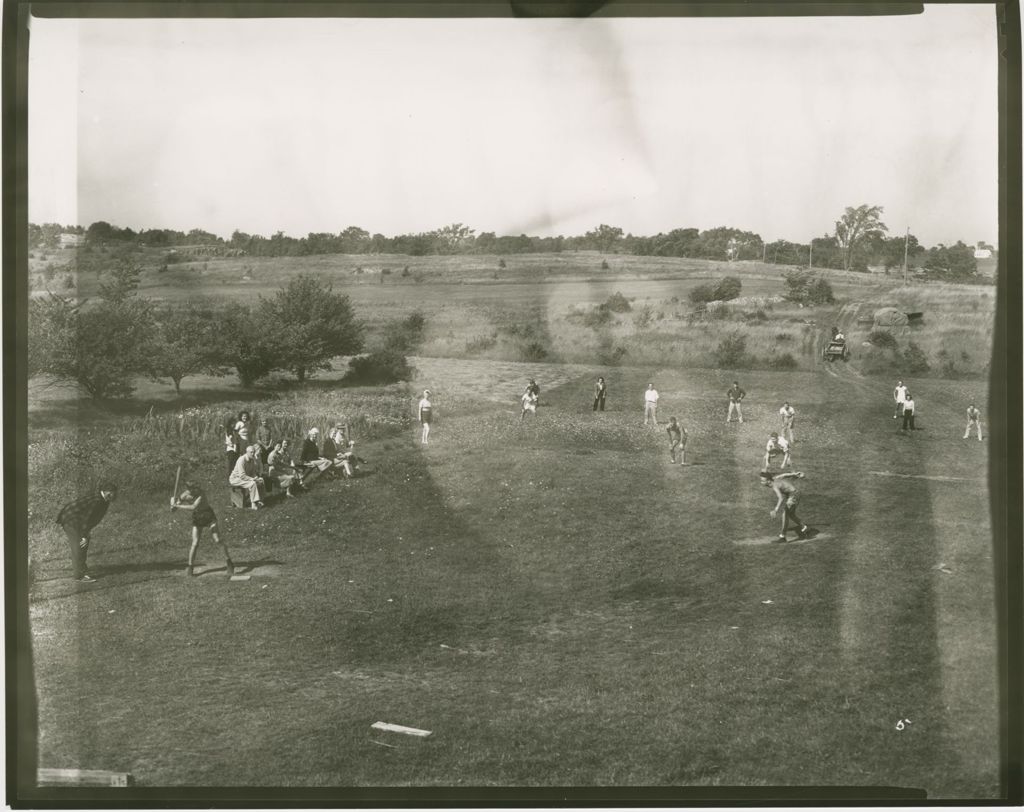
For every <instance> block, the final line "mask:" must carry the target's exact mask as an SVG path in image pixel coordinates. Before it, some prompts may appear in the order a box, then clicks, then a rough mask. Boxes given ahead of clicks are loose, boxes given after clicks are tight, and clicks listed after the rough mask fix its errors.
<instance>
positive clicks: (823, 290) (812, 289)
mask: <svg viewBox="0 0 1024 812" xmlns="http://www.w3.org/2000/svg"><path fill="white" fill-rule="evenodd" d="M782 278H783V279H784V280H785V282H786V298H787V299H788V300H789V301H791V302H797V303H799V304H829V303H831V302H834V301H835V297H834V296H833V294H832V286H831V285H830V284H829V282H828V280H827V279H825V278H823V277H821V276H815V275H814V274H813V273H812V272H811V271H807V270H802V271H786V273H784V274H783V275H782Z"/></svg>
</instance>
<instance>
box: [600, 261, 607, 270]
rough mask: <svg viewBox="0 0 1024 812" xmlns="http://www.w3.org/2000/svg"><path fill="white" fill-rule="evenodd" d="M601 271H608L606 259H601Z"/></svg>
mask: <svg viewBox="0 0 1024 812" xmlns="http://www.w3.org/2000/svg"><path fill="white" fill-rule="evenodd" d="M601 270H602V271H607V270H608V260H606V259H602V260H601Z"/></svg>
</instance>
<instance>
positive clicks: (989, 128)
mask: <svg viewBox="0 0 1024 812" xmlns="http://www.w3.org/2000/svg"><path fill="white" fill-rule="evenodd" d="M995 37H996V21H995V11H994V8H993V7H992V6H990V5H987V4H982V5H940V6H926V7H925V11H924V13H923V14H920V15H911V16H906V17H863V18H850V17H808V18H776V19H769V18H751V19H736V18H731V19H706V18H705V19H687V18H662V19H657V18H654V19H652V18H646V19H640V18H635V19H621V18H620V19H583V20H573V19H557V20H536V19H529V20H528V19H448V20H438V19H315V20H310V19H290V20H288V19H286V20H280V19H278V20H252V19H250V20H237V19H236V20H197V19H196V20H127V19H125V20H50V19H41V18H35V19H33V20H32V28H31V45H30V56H29V219H30V220H31V221H32V222H35V223H43V222H59V223H64V224H80V225H85V226H87V225H89V224H90V223H92V222H95V221H97V220H106V221H107V222H110V223H112V224H114V225H116V226H120V227H126V226H127V227H131V228H133V229H136V230H140V229H145V228H172V229H177V230H183V231H187V230H190V229H192V228H202V229H205V230H207V231H212V232H214V233H216V234H219V235H221V236H223V237H225V238H227V237H230V235H231V233H232V232H233V231H234V230H236V229H238V230H240V231H244V232H248V233H255V234H263V235H266V236H269V235H270V234H273V233H274V232H276V231H284V232H285V233H286V234H289V235H291V236H294V237H302V236H305V235H306V234H308V233H310V232H331V233H338V232H340V231H342V230H343V229H345V228H346V227H348V226H353V225H355V226H360V227H362V228H365V229H366V230H368V231H370V232H371V233H376V232H379V233H382V234H385V235H387V236H393V235H395V234H400V233H415V232H421V231H430V230H433V229H436V228H440V227H442V226H445V225H447V224H450V223H463V224H465V225H467V226H469V227H470V228H472V229H475V230H476V231H477V232H482V231H493V232H496V233H497V234H498V235H502V234H520V233H527V234H531V235H539V236H549V235H557V234H563V235H566V236H569V235H575V234H582V233H584V232H585V231H588V230H591V229H593V228H594V227H596V226H597V225H598V224H600V223H607V224H609V225H613V226H618V227H620V228H622V229H623V230H624V231H626V232H628V233H633V234H637V235H652V234H656V233H658V232H664V231H669V230H671V229H673V228H699V229H701V230H704V229H707V228H714V227H716V226H732V227H736V228H741V229H744V230H749V231H753V232H756V233H758V234H760V235H761V236H762V238H764V239H766V240H769V241H771V240H775V239H787V240H791V241H794V242H807V241H808V240H809V239H810V238H811V237H816V236H822V235H824V234H827V233H831V232H832V231H833V228H834V224H835V221H836V219H838V218H839V217H840V216H841V215H842V213H843V211H844V209H845V208H846V207H847V206H858V205H861V204H865V203H866V204H869V205H879V206H882V207H883V209H884V213H883V216H882V219H883V220H884V221H885V222H886V223H887V224H888V226H889V231H890V233H892V234H898V235H901V234H903V232H904V230H905V229H906V228H908V227H909V228H910V230H911V233H913V234H914V235H916V236H917V237H918V239H919V240H920V242H921V243H922V244H924V245H935V244H937V243H940V242H941V243H946V244H950V243H953V242H955V241H956V240H958V239H962V240H964V241H965V242H968V243H974V242H977V241H979V240H985V241H987V242H991V243H995V242H996V241H997V239H998V160H997V159H998V129H997V126H998V106H997V55H996V39H995Z"/></svg>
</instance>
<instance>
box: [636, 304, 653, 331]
mask: <svg viewBox="0 0 1024 812" xmlns="http://www.w3.org/2000/svg"><path fill="white" fill-rule="evenodd" d="M653 320H654V311H653V310H652V309H651V306H650V305H644V306H643V307H642V308H640V310H639V312H638V313H637V314H636V315H635V316H633V326H634V327H635V328H636V329H637V330H644V329H646V328H647V327H649V326H650V324H651V322H652V321H653Z"/></svg>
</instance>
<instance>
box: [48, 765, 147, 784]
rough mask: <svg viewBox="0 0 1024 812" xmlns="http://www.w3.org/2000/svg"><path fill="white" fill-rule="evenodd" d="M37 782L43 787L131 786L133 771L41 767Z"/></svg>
mask: <svg viewBox="0 0 1024 812" xmlns="http://www.w3.org/2000/svg"><path fill="white" fill-rule="evenodd" d="M36 783H37V784H38V785H39V786H41V787H130V786H131V785H132V783H133V781H132V774H131V773H114V772H110V771H109V770H61V769H54V768H50V767H40V768H39V770H37V772H36Z"/></svg>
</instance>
